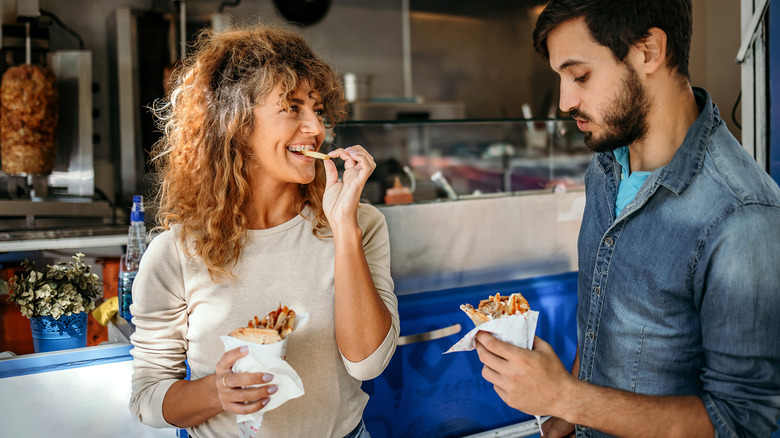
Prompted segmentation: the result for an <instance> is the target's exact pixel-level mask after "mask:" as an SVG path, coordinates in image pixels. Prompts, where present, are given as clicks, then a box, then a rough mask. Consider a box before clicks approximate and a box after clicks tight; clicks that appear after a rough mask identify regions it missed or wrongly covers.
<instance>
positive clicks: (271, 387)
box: [268, 385, 279, 394]
mask: <svg viewBox="0 0 780 438" xmlns="http://www.w3.org/2000/svg"><path fill="white" fill-rule="evenodd" d="M278 390H279V387H277V386H276V385H271V386H269V387H268V393H269V394H273V393H275V392H276V391H278Z"/></svg>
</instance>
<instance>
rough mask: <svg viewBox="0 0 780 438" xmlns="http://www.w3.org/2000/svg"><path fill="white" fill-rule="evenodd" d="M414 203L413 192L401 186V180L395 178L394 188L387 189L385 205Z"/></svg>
mask: <svg viewBox="0 0 780 438" xmlns="http://www.w3.org/2000/svg"><path fill="white" fill-rule="evenodd" d="M412 202H414V197H413V196H412V192H410V191H409V189H408V188H406V187H404V186H402V185H401V180H400V179H398V177H395V182H394V183H393V187H392V188H390V189H387V193H386V194H385V204H388V205H389V204H411V203H412Z"/></svg>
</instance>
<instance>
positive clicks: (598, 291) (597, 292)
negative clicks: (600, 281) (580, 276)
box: [593, 286, 601, 297]
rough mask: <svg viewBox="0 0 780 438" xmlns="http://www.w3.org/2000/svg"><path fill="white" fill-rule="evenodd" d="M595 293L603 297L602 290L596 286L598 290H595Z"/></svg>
mask: <svg viewBox="0 0 780 438" xmlns="http://www.w3.org/2000/svg"><path fill="white" fill-rule="evenodd" d="M593 292H596V296H599V297H600V296H601V288H600V287H598V286H596V289H593Z"/></svg>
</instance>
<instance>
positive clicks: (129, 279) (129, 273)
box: [117, 195, 146, 321]
mask: <svg viewBox="0 0 780 438" xmlns="http://www.w3.org/2000/svg"><path fill="white" fill-rule="evenodd" d="M144 251H146V224H145V223H144V197H143V196H139V195H136V196H133V207H132V210H130V229H129V230H128V232H127V251H126V252H125V255H123V256H122V257H121V258H120V260H119V290H118V291H117V296H118V297H119V316H121V317H122V318H124V319H126V320H128V321H130V319H131V318H132V317H133V315H131V314H130V304H132V303H133V294H132V290H133V280H135V275H136V274H137V273H138V264H139V263H141V256H143V255H144Z"/></svg>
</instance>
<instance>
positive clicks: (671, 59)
mask: <svg viewBox="0 0 780 438" xmlns="http://www.w3.org/2000/svg"><path fill="white" fill-rule="evenodd" d="M691 9H692V8H691V0H551V1H550V2H549V3H548V4H547V7H545V9H544V11H543V12H542V13H541V15H539V19H538V20H536V27H535V28H534V49H536V53H538V54H539V55H540V56H541V57H542V58H544V59H545V60H547V61H549V60H550V53H549V51H548V50H547V36H548V35H549V34H550V32H551V31H552V30H553V29H555V28H556V27H558V25H560V24H561V23H563V22H566V21H569V20H572V19H575V18H580V17H583V18H585V23H586V24H587V25H588V29H589V30H590V33H591V35H592V36H593V39H594V40H596V42H598V43H599V44H601V45H602V46H605V47H607V48H608V49H609V50H610V51H612V54H613V55H614V56H615V58H617V59H618V60H619V61H621V62H623V61H624V60H625V58H626V56H627V55H628V50H629V49H630V48H631V46H632V45H633V44H635V43H637V42H639V41H641V40H642V39H644V38H645V37H647V36H648V35H649V33H648V30H650V28H653V27H657V28H659V29H661V30H663V31H664V32H665V33H666V55H667V60H668V64H669V67H671V68H673V69H677V72H678V73H679V74H680V75H682V76H684V77H686V78H688V79H690V73H689V72H688V52H689V50H690V47H691V33H692V18H691V15H692V12H691Z"/></svg>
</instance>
